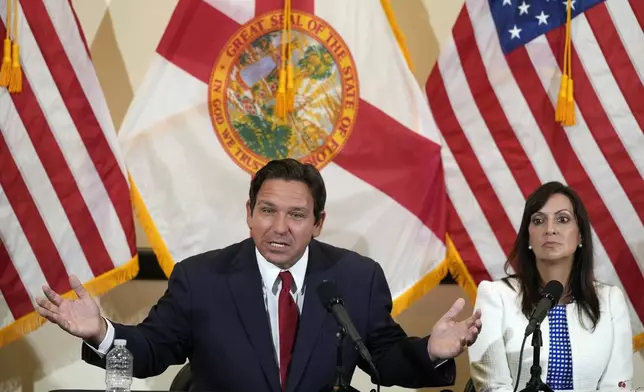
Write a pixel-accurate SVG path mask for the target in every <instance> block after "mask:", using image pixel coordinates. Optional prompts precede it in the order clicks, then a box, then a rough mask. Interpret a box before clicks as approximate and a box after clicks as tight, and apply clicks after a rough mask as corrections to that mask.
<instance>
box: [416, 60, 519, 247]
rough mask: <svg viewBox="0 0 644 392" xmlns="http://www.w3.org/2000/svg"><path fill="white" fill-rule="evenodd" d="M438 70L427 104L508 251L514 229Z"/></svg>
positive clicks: (431, 77)
mask: <svg viewBox="0 0 644 392" xmlns="http://www.w3.org/2000/svg"><path fill="white" fill-rule="evenodd" d="M439 69H440V71H441V72H442V71H443V68H442V67H441V66H440V64H439ZM441 72H433V73H432V74H431V76H430V82H429V83H428V86H427V87H428V96H430V97H432V99H431V100H430V106H431V108H432V111H433V112H434V118H435V120H436V124H437V125H438V127H439V129H440V130H441V132H442V134H443V137H444V138H445V141H446V142H447V145H448V147H449V149H450V150H451V152H452V154H454V158H455V159H456V162H457V164H458V167H459V168H460V170H461V172H462V173H463V176H464V177H465V179H466V181H467V183H468V185H469V188H470V189H472V190H473V192H474V196H475V198H476V200H477V202H478V203H479V205H480V206H481V209H482V211H483V214H484V215H485V217H486V218H487V221H488V222H489V224H490V226H491V227H492V230H493V232H494V235H495V237H496V238H497V239H498V241H499V243H500V244H501V248H502V249H503V252H504V253H505V254H507V253H508V252H509V250H510V249H511V248H512V242H513V241H512V237H513V236H514V228H513V226H512V223H511V222H510V220H509V218H508V216H507V215H506V214H505V210H504V209H503V205H502V204H501V201H500V200H499V198H498V197H497V195H496V193H495V192H494V189H493V188H492V185H491V184H490V182H489V180H488V178H487V176H486V175H485V172H484V171H483V169H482V168H481V165H480V164H479V162H478V160H477V159H476V155H475V154H474V151H473V150H472V146H471V145H470V144H469V142H468V140H467V137H466V135H465V133H464V132H463V129H462V128H461V125H460V124H459V122H458V119H457V118H456V115H455V113H454V111H453V108H452V104H451V102H450V100H449V96H448V95H447V91H446V89H445V85H444V84H443V76H442V75H441Z"/></svg>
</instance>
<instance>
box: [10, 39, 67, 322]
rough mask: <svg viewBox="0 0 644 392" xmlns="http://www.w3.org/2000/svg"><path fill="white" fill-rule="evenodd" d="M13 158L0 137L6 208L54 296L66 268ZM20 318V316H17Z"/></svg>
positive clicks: (63, 285)
mask: <svg viewBox="0 0 644 392" xmlns="http://www.w3.org/2000/svg"><path fill="white" fill-rule="evenodd" d="M2 30H3V29H0V34H3V33H4V31H2ZM3 128H4V127H3ZM12 156H13V154H12V153H11V151H10V149H9V146H8V145H7V143H6V140H5V135H4V134H3V133H0V167H2V170H0V186H2V188H3V189H4V191H5V194H6V198H7V200H8V202H9V205H10V206H11V208H12V209H13V211H14V213H15V214H16V216H17V220H18V222H19V223H20V226H22V230H23V231H24V233H25V236H26V237H27V239H28V241H29V245H30V247H31V249H32V250H33V253H34V254H35V255H36V257H37V260H38V263H39V264H40V268H41V269H42V272H43V274H44V275H45V278H46V280H47V282H48V283H49V284H50V285H51V287H52V289H54V290H55V291H56V292H59V293H63V292H66V291H68V290H69V289H70V286H69V282H68V281H67V271H66V270H65V265H64V264H63V260H62V259H61V257H60V254H59V253H58V249H56V245H54V242H53V240H52V238H51V236H50V233H49V231H48V230H47V226H46V225H45V222H44V221H43V218H42V216H41V213H40V212H39V211H38V207H37V206H36V204H35V203H34V200H33V199H32V197H31V194H30V192H29V189H28V188H27V184H25V180H24V179H23V177H22V174H21V173H20V170H19V169H18V166H16V162H15V161H14V160H13V157H12ZM20 261H21V263H22V262H23V261H22V260H20ZM20 316H22V315H18V317H20ZM18 317H16V318H18Z"/></svg>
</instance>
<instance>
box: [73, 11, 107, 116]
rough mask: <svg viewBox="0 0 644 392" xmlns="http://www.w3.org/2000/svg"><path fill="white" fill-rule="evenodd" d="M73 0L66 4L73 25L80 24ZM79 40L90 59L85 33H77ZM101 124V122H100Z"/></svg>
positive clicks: (90, 53)
mask: <svg viewBox="0 0 644 392" xmlns="http://www.w3.org/2000/svg"><path fill="white" fill-rule="evenodd" d="M73 1H74V0H67V5H68V6H69V9H70V10H71V12H72V15H74V26H81V23H80V20H79V19H78V14H76V10H75V9H74V4H73ZM79 35H80V38H81V40H82V41H83V48H84V49H85V53H86V54H87V57H88V58H89V59H90V60H91V59H92V52H91V51H90V49H89V45H88V44H87V39H86V38H85V34H79ZM101 125H103V124H101Z"/></svg>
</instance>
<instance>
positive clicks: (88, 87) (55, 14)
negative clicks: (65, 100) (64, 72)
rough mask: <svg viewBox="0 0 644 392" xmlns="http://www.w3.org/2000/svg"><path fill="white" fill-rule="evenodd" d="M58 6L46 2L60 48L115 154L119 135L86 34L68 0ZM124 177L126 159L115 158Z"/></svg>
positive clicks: (117, 148)
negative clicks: (91, 55)
mask: <svg viewBox="0 0 644 392" xmlns="http://www.w3.org/2000/svg"><path fill="white" fill-rule="evenodd" d="M57 1H58V2H60V5H58V6H54V5H56V4H57V3H55V2H54V1H47V2H45V7H47V12H48V13H49V16H50V17H51V21H52V24H53V26H54V28H55V29H56V33H57V34H58V37H59V38H60V42H61V43H62V47H63V49H64V50H65V53H66V54H67V58H68V59H69V62H70V64H71V65H72V68H73V70H74V73H75V75H76V77H77V78H78V82H79V84H80V86H81V88H82V89H83V92H84V93H85V96H86V97H87V100H88V102H89V105H90V107H91V108H92V111H93V113H94V116H96V119H97V120H98V123H99V124H100V126H101V128H102V130H103V133H104V135H105V138H106V139H107V142H108V144H109V146H110V148H111V150H112V154H114V155H117V154H118V153H120V147H119V145H118V138H117V135H116V130H115V129H114V123H113V122H112V115H111V114H110V110H109V108H108V107H107V101H106V99H105V94H104V93H103V88H102V87H101V84H100V82H99V80H98V76H97V75H96V71H95V69H94V64H93V63H92V59H91V57H90V56H89V52H88V50H87V47H86V46H87V44H86V42H85V35H84V34H83V33H82V31H81V29H80V28H79V26H80V24H78V23H77V20H76V13H75V11H74V9H73V7H72V6H70V4H69V1H71V0H67V1H65V0H57ZM117 163H118V164H119V166H120V168H121V171H122V172H123V178H127V171H126V169H125V162H123V161H121V160H117Z"/></svg>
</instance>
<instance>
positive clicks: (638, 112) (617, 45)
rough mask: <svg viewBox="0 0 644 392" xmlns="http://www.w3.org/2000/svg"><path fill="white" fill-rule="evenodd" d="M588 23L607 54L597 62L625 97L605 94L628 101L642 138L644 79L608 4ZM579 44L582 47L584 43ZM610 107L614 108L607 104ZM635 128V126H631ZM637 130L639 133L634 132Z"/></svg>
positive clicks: (588, 17)
mask: <svg viewBox="0 0 644 392" xmlns="http://www.w3.org/2000/svg"><path fill="white" fill-rule="evenodd" d="M584 20H587V21H588V24H589V25H590V28H591V29H592V31H593V33H594V34H593V35H594V37H595V39H596V40H597V44H598V45H599V47H600V48H601V53H602V54H603V56H601V57H598V58H597V59H598V60H599V61H601V62H602V63H604V60H605V61H606V62H607V63H608V67H609V68H610V75H611V76H610V77H614V78H615V82H616V83H617V85H618V86H619V89H620V90H621V92H622V94H623V98H622V95H620V94H605V96H606V97H607V99H609V98H608V97H610V99H619V100H620V101H622V100H625V101H626V104H627V105H628V107H629V108H630V109H631V113H628V114H629V115H632V116H633V117H634V120H635V121H637V124H636V126H637V127H639V133H640V135H641V133H642V131H643V130H644V99H642V92H643V91H644V84H642V80H641V79H640V77H639V76H638V74H637V71H636V70H635V67H634V65H633V63H632V62H631V59H630V57H629V55H628V53H627V52H626V49H625V46H624V44H623V42H622V39H621V37H620V36H619V33H618V31H617V28H616V27H615V24H614V23H613V20H612V19H611V17H610V14H609V13H608V9H607V8H606V4H605V3H603V4H599V5H597V6H596V7H593V8H591V9H590V10H588V11H587V12H586V13H585V17H584V18H580V19H579V21H578V24H579V25H581V26H585V23H584ZM578 34H580V35H581V34H582V32H581V31H578ZM583 36H587V37H590V35H588V34H583ZM577 44H578V45H580V44H581V42H579V43H577ZM584 54H585V53H584V52H581V55H582V57H583V55H584ZM585 63H587V64H588V61H585ZM606 75H608V74H606ZM605 104H608V103H605ZM620 106H621V105H620ZM607 107H610V106H609V105H607ZM627 118H629V119H630V116H627ZM632 126H633V125H631V126H630V127H632ZM634 131H637V130H636V129H634ZM631 200H637V199H631ZM642 200H644V196H642ZM640 217H641V216H640Z"/></svg>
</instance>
